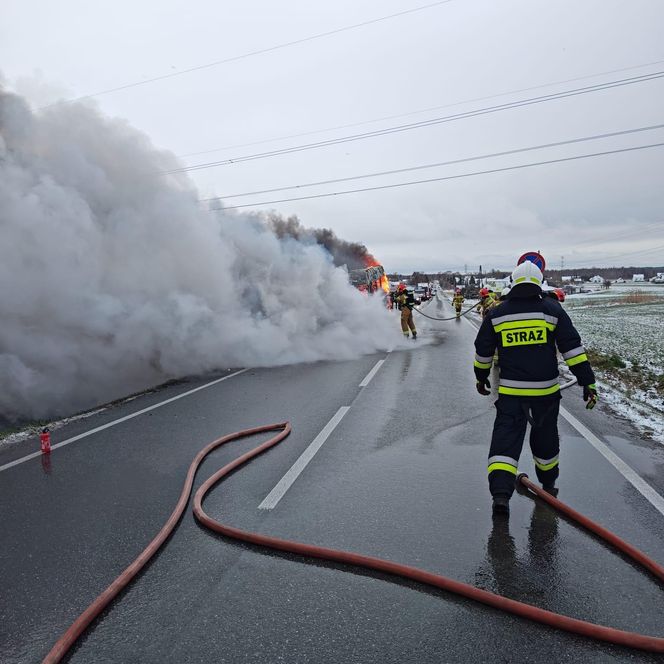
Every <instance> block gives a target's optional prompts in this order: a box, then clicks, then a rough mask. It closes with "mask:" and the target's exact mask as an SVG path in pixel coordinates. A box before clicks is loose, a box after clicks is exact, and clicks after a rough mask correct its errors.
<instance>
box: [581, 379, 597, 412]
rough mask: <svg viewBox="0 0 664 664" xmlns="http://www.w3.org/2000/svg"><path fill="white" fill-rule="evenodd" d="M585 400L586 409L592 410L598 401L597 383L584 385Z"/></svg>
mask: <svg viewBox="0 0 664 664" xmlns="http://www.w3.org/2000/svg"><path fill="white" fill-rule="evenodd" d="M583 400H584V401H586V402H587V403H586V409H587V410H592V409H593V408H594V407H595V404H596V403H597V386H596V385H595V383H592V384H591V385H584V386H583Z"/></svg>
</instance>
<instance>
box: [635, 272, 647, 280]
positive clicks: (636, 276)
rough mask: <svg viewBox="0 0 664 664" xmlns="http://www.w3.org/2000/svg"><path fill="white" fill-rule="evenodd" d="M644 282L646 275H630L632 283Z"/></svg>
mask: <svg viewBox="0 0 664 664" xmlns="http://www.w3.org/2000/svg"><path fill="white" fill-rule="evenodd" d="M645 280H646V275H645V274H633V275H632V281H645Z"/></svg>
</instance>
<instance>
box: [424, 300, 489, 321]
mask: <svg viewBox="0 0 664 664" xmlns="http://www.w3.org/2000/svg"><path fill="white" fill-rule="evenodd" d="M476 308H477V305H476V304H474V305H473V306H472V307H470V308H469V309H466V310H465V311H464V312H463V313H461V314H459V315H458V316H450V317H449V318H436V317H435V316H429V315H428V314H425V313H424V312H423V311H420V310H419V309H413V311H417V313H418V314H420V316H424V317H425V318H428V319H429V320H439V321H442V320H456V319H457V318H461V316H465V315H466V314H469V313H470V312H471V311H473V309H476Z"/></svg>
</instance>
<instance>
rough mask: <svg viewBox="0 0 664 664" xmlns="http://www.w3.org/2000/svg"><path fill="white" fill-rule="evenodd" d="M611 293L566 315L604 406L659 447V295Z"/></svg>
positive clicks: (572, 305) (662, 384) (663, 305)
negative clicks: (586, 354)
mask: <svg viewBox="0 0 664 664" xmlns="http://www.w3.org/2000/svg"><path fill="white" fill-rule="evenodd" d="M613 290H614V289H613V288H612V289H610V290H609V291H608V292H607V291H605V293H606V295H605V297H603V298H601V299H600V298H599V297H597V296H594V297H593V296H591V297H585V298H584V297H582V296H576V297H575V298H574V300H573V301H572V302H569V303H566V309H567V311H568V313H569V315H570V316H571V318H572V321H573V322H574V325H575V326H576V327H577V329H578V330H579V332H580V334H581V338H582V339H583V343H584V345H585V346H586V348H588V349H589V351H590V353H589V357H590V361H591V363H592V365H593V368H594V369H595V371H596V374H597V376H598V379H599V381H600V385H601V386H602V388H603V393H604V396H603V400H604V401H605V402H606V403H608V404H609V406H611V408H612V409H613V410H615V411H616V412H618V413H619V414H621V415H623V416H625V417H627V418H629V419H630V420H632V421H633V422H634V423H635V424H636V425H637V426H638V428H639V429H640V430H641V432H642V433H643V434H644V435H645V436H646V437H649V438H653V439H656V440H658V441H659V442H662V443H664V289H663V288H661V287H659V288H657V287H655V288H648V289H647V290H646V289H645V288H644V289H643V290H641V289H639V291H636V292H635V290H634V289H633V288H631V289H621V290H622V292H620V291H618V292H616V291H614V292H611V291H613Z"/></svg>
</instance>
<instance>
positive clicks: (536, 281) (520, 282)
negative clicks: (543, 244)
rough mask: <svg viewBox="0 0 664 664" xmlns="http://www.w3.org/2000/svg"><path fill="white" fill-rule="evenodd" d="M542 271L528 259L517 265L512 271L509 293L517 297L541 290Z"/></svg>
mask: <svg viewBox="0 0 664 664" xmlns="http://www.w3.org/2000/svg"><path fill="white" fill-rule="evenodd" d="M543 280H544V277H543V275H542V271H541V270H540V269H539V268H538V267H537V265H535V263H531V262H530V261H524V262H523V263H521V265H517V266H516V267H515V268H514V272H512V289H511V292H510V294H511V295H516V296H517V297H519V296H522V297H528V295H536V294H538V293H541V292H542V281H543Z"/></svg>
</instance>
